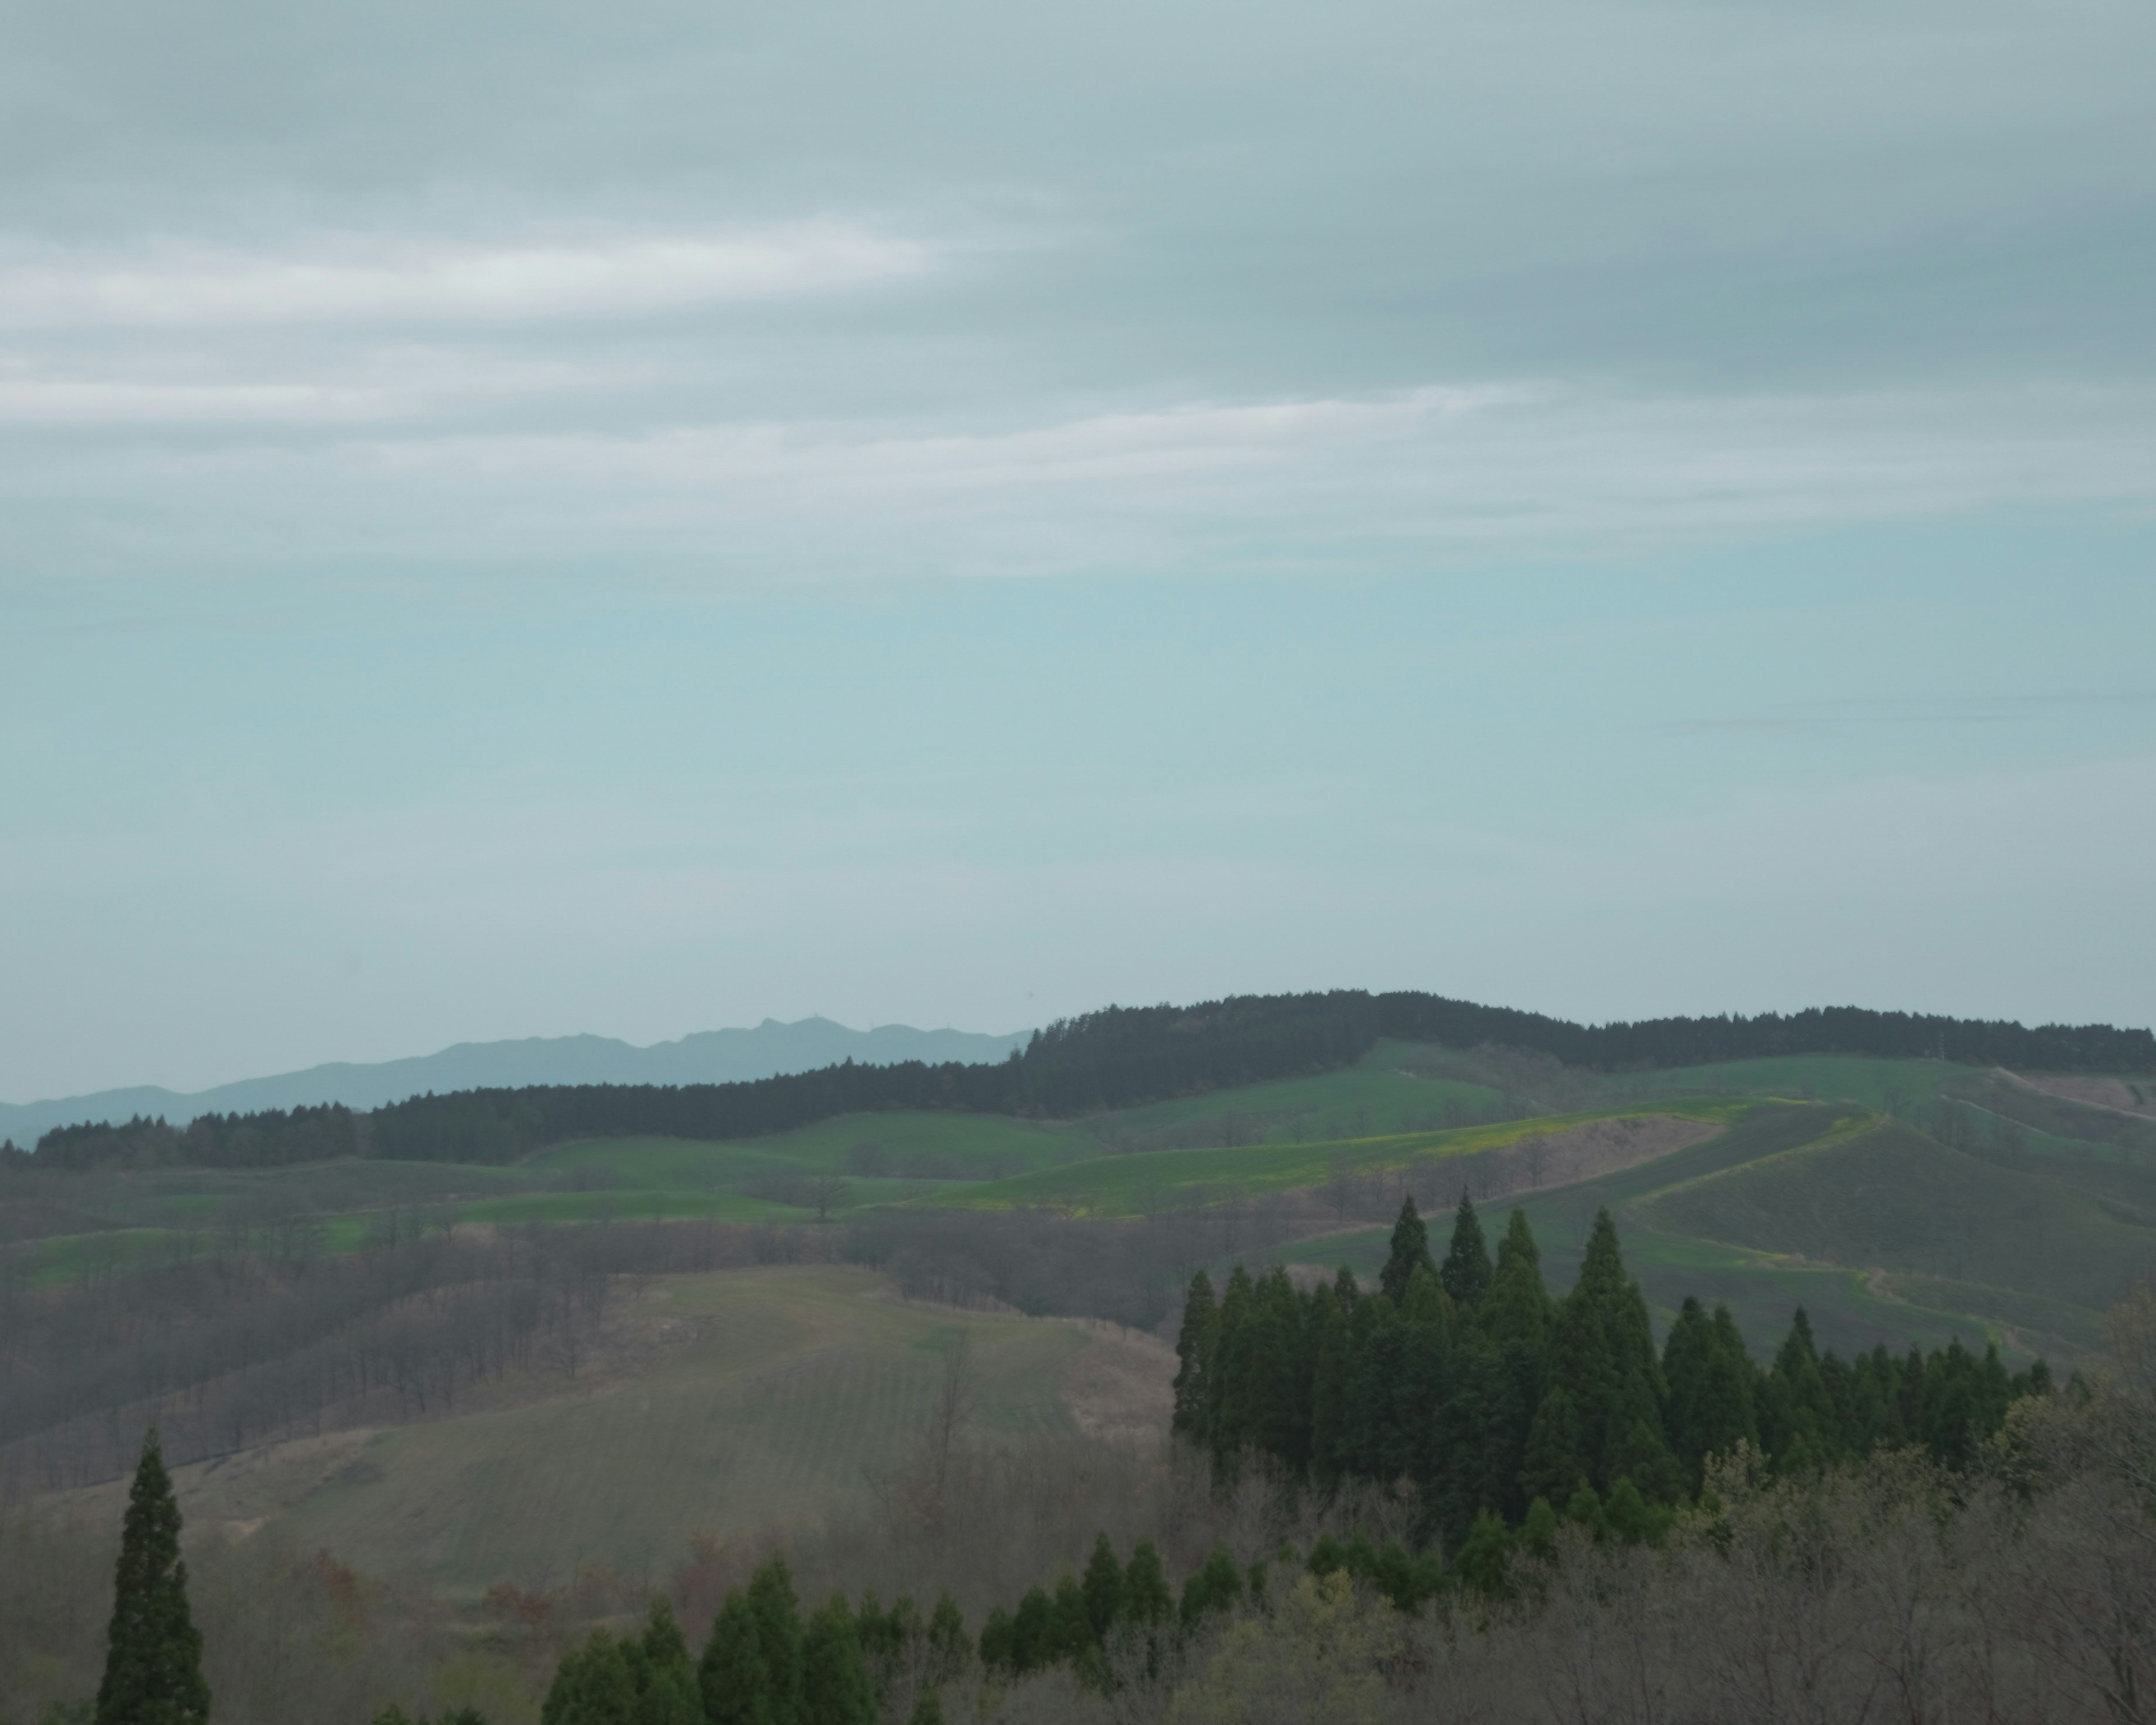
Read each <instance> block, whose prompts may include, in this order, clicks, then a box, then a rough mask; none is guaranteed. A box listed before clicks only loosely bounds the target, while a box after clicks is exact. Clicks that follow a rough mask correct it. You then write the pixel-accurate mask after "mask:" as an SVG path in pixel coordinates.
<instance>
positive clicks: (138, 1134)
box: [33, 1102, 366, 1169]
mask: <svg viewBox="0 0 2156 1725" xmlns="http://www.w3.org/2000/svg"><path fill="white" fill-rule="evenodd" d="M365 1124H366V1117H365V1116H363V1115H355V1114H354V1113H353V1112H352V1110H351V1109H349V1108H347V1107H346V1106H344V1105H343V1104H342V1103H341V1102H326V1103H324V1104H323V1105H322V1106H320V1107H316V1108H291V1109H285V1108H264V1109H263V1110H262V1111H260V1112H259V1113H255V1114H203V1115H198V1117H196V1118H195V1119H194V1120H193V1121H192V1122H189V1123H188V1124H187V1125H186V1126H184V1127H174V1126H167V1124H166V1123H165V1122H163V1121H162V1120H147V1119H145V1118H144V1117H142V1116H141V1115H139V1114H138V1115H136V1117H135V1118H133V1119H132V1120H130V1121H126V1122H123V1123H122V1124H121V1125H118V1126H114V1125H111V1124H110V1123H107V1122H98V1123H96V1124H95V1125H85V1126H56V1127H54V1128H53V1129H52V1130H51V1131H50V1132H47V1133H46V1134H45V1135H44V1137H41V1138H39V1139H38V1147H37V1149H36V1150H35V1151H34V1152H33V1156H34V1158H35V1160H36V1163H37V1164H38V1166H39V1167H44V1168H69V1169H81V1168H172V1167H178V1166H187V1167H193V1168H282V1167H284V1166H285V1165H286V1164H288V1163H295V1162H326V1161H328V1160H329V1159H330V1158H331V1157H336V1156H356V1155H358V1154H360V1153H361V1152H362V1148H363V1146H364V1143H365Z"/></svg>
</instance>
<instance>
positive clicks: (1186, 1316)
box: [1169, 1270, 1219, 1442]
mask: <svg viewBox="0 0 2156 1725" xmlns="http://www.w3.org/2000/svg"><path fill="white" fill-rule="evenodd" d="M1218 1315H1219V1307H1218V1306H1217V1304H1216V1303H1215V1301H1214V1298H1213V1282H1212V1279H1211V1278H1210V1277H1209V1276H1207V1275H1206V1274H1205V1272H1204V1271H1202V1270H1201V1271H1199V1272H1198V1274H1197V1275H1195V1276H1192V1277H1191V1278H1190V1292H1189V1295H1188V1297H1187V1298H1185V1300H1184V1301H1183V1327H1181V1328H1180V1329H1179V1330H1178V1331H1177V1332H1176V1336H1175V1358H1176V1368H1175V1414H1174V1417H1173V1420H1171V1422H1170V1426H1169V1429H1170V1430H1173V1431H1174V1432H1175V1433H1176V1434H1177V1435H1178V1436H1180V1437H1187V1438H1192V1439H1195V1440H1198V1441H1199V1442H1203V1441H1204V1438H1205V1435H1206V1433H1207V1432H1208V1431H1209V1430H1211V1426H1212V1405H1211V1399H1210V1397H1209V1395H1208V1394H1207V1387H1208V1378H1209V1373H1208V1370H1207V1367H1208V1364H1209V1361H1210V1358H1211V1355H1212V1352H1213V1334H1214V1325H1215V1322H1216V1321H1217V1318H1218Z"/></svg>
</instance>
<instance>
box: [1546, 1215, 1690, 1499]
mask: <svg viewBox="0 0 2156 1725" xmlns="http://www.w3.org/2000/svg"><path fill="white" fill-rule="evenodd" d="M1548 1386H1549V1387H1548V1389H1547V1390H1546V1392H1545V1393H1544V1394H1543V1404H1542V1407H1541V1408H1538V1409H1537V1412H1536V1416H1535V1429H1534V1430H1531V1431H1530V1433H1529V1436H1528V1440H1527V1448H1528V1454H1529V1458H1530V1466H1529V1470H1528V1471H1527V1474H1526V1475H1525V1476H1523V1478H1522V1485H1523V1486H1524V1487H1525V1489H1526V1491H1527V1495H1528V1496H1530V1497H1534V1496H1546V1497H1549V1498H1550V1499H1551V1501H1552V1502H1555V1501H1556V1500H1557V1498H1558V1496H1559V1495H1561V1493H1562V1492H1563V1491H1564V1490H1565V1487H1566V1483H1567V1482H1566V1481H1565V1480H1564V1479H1563V1476H1562V1475H1561V1474H1559V1473H1556V1472H1553V1471H1551V1470H1552V1469H1553V1467H1559V1466H1572V1465H1573V1464H1574V1463H1576V1462H1577V1461H1585V1462H1586V1463H1587V1464H1588V1467H1587V1478H1588V1480H1589V1483H1590V1484H1594V1485H1596V1486H1598V1488H1599V1489H1602V1490H1606V1489H1607V1488H1608V1487H1609V1486H1611V1485H1613V1484H1614V1482H1615V1481H1616V1479H1617V1477H1618V1476H1619V1475H1620V1473H1621V1474H1625V1475H1629V1476H1630V1478H1631V1480H1632V1481H1633V1483H1634V1484H1635V1486H1638V1487H1639V1489H1640V1491H1642V1492H1643V1493H1644V1494H1645V1496H1646V1497H1648V1498H1650V1500H1652V1501H1655V1502H1674V1501H1675V1500H1676V1498H1677V1497H1681V1495H1682V1494H1683V1491H1684V1474H1683V1470H1682V1469H1681V1467H1679V1466H1678V1465H1677V1461H1676V1456H1674V1455H1671V1453H1670V1449H1669V1444H1668V1440H1667V1439H1666V1436H1665V1435H1664V1433H1663V1427H1662V1419H1663V1402H1664V1399H1665V1392H1664V1389H1663V1385H1662V1369H1661V1361H1660V1360H1659V1359H1657V1358H1655V1337H1654V1328H1653V1326H1652V1325H1651V1324H1650V1322H1648V1318H1647V1302H1646V1301H1645V1298H1644V1297H1643V1296H1641V1295H1640V1286H1639V1284H1638V1283H1637V1282H1635V1281H1633V1280H1632V1279H1631V1278H1630V1276H1627V1275H1626V1274H1625V1260H1624V1255H1623V1252H1622V1251H1621V1250H1620V1248H1619V1246H1618V1244H1617V1230H1616V1226H1615V1224H1613V1223H1612V1222H1611V1221H1610V1219H1609V1211H1608V1210H1607V1209H1603V1210H1599V1211H1598V1212H1596V1214H1595V1218H1594V1228H1593V1230H1591V1231H1590V1233H1589V1235H1588V1240H1587V1250H1586V1253H1585V1255H1584V1256H1583V1257H1582V1259H1581V1260H1580V1267H1579V1280H1578V1282H1577V1283H1576V1284H1574V1286H1573V1290H1572V1291H1571V1292H1570V1293H1569V1294H1568V1295H1567V1296H1565V1298H1564V1301H1563V1305H1562V1306H1561V1307H1559V1308H1558V1317H1557V1323H1556V1326H1555V1327H1554V1329H1553V1332H1552V1333H1551V1337H1550V1348H1549V1355H1548ZM1560 1391H1561V1392H1563V1397H1564V1399H1565V1402H1566V1404H1567V1417H1568V1419H1569V1420H1575V1421H1576V1422H1577V1428H1576V1430H1568V1431H1566V1432H1563V1433H1558V1432H1556V1431H1555V1430H1552V1431H1550V1432H1548V1433H1547V1434H1544V1433H1543V1431H1542V1428H1543V1426H1544V1425H1545V1423H1546V1422H1545V1413H1546V1412H1547V1411H1548V1410H1549V1409H1551V1408H1552V1404H1553V1402H1554V1401H1555V1400H1556V1399H1557V1397H1558V1394H1559V1392H1560Z"/></svg>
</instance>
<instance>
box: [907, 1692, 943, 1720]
mask: <svg viewBox="0 0 2156 1725" xmlns="http://www.w3.org/2000/svg"><path fill="white" fill-rule="evenodd" d="M906 1725H943V1698H942V1696H940V1695H938V1694H937V1692H936V1690H935V1688H934V1686H930V1687H928V1688H927V1689H924V1690H922V1691H921V1697H920V1699H919V1700H917V1701H916V1702H914V1703H913V1711H912V1712H911V1713H910V1714H909V1715H907V1717H906Z"/></svg>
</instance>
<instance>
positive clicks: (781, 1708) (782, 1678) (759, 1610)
mask: <svg viewBox="0 0 2156 1725" xmlns="http://www.w3.org/2000/svg"><path fill="white" fill-rule="evenodd" d="M748 1606H749V1611H750V1615H752V1617H753V1618H754V1620H755V1623H756V1642H757V1651H758V1652H759V1653H760V1654H761V1655H762V1659H763V1670H764V1675H765V1678H766V1680H767V1681H768V1683H769V1685H770V1688H769V1690H768V1693H769V1695H770V1697H771V1702H770V1705H771V1716H770V1720H769V1725H803V1719H802V1714H801V1607H800V1604H799V1602H798V1600H797V1599H795V1598H794V1595H793V1574H792V1573H791V1572H790V1571H789V1570H788V1568H787V1567H786V1559H785V1558H771V1559H770V1560H769V1561H768V1562H767V1563H765V1564H764V1565H763V1566H762V1568H760V1569H758V1570H757V1572H756V1574H753V1575H752V1576H751V1577H750V1578H749V1583H748Z"/></svg>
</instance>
